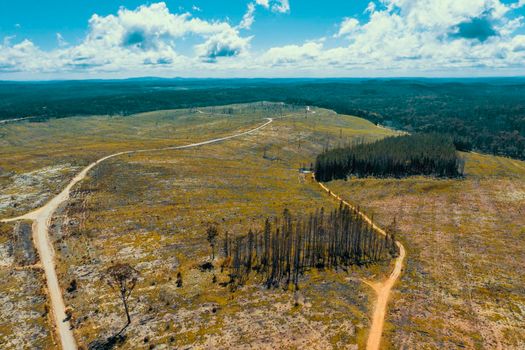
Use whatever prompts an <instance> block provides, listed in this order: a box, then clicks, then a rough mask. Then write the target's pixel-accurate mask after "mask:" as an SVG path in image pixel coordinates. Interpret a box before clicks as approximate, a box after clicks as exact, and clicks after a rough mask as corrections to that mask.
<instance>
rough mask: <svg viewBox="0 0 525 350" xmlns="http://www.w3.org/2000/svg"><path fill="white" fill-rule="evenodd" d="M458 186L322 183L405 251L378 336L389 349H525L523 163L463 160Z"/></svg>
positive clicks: (418, 181)
mask: <svg viewBox="0 0 525 350" xmlns="http://www.w3.org/2000/svg"><path fill="white" fill-rule="evenodd" d="M465 157H466V161H467V162H466V174H467V176H466V178H465V179H463V180H435V179H431V178H419V177H415V178H409V179H404V180H378V179H362V180H351V181H348V182H345V181H337V182H333V183H330V187H331V188H332V190H333V191H334V192H338V193H341V194H342V195H343V197H344V198H348V199H349V200H350V201H352V202H354V203H357V204H360V205H361V207H362V208H364V210H365V211H367V212H369V213H373V214H374V217H375V219H376V220H377V221H378V222H379V223H381V224H383V225H387V224H389V223H390V221H391V220H392V217H393V216H396V217H397V219H398V222H399V224H400V229H401V234H400V237H399V238H400V239H401V240H402V242H403V244H404V245H405V247H406V248H407V250H408V261H407V267H406V271H405V273H404V274H403V276H402V278H401V281H400V284H399V286H398V288H397V289H396V291H395V294H394V300H393V303H392V305H394V306H393V308H392V309H391V311H390V313H389V315H390V316H389V318H388V323H389V325H388V327H387V330H386V339H387V340H388V341H387V344H386V346H385V348H386V347H388V345H389V346H390V347H391V348H394V349H397V348H410V349H412V348H429V349H443V348H474V349H487V348H491V349H498V348H500V349H521V348H523V347H525V331H524V328H523V324H524V321H525V320H524V315H525V309H524V308H523V305H525V290H524V289H523V286H524V285H525V278H524V276H525V274H524V272H525V270H524V263H525V258H524V257H525V246H524V245H523V244H522V242H523V239H524V238H525V231H524V227H525V163H524V162H519V161H516V160H511V159H506V158H499V157H492V156H486V155H479V154H465Z"/></svg>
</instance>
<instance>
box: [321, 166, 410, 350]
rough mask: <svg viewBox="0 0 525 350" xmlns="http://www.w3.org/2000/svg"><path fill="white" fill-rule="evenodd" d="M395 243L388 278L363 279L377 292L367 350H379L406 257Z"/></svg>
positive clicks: (353, 208)
mask: <svg viewBox="0 0 525 350" xmlns="http://www.w3.org/2000/svg"><path fill="white" fill-rule="evenodd" d="M312 178H313V180H314V181H315V182H317V183H318V184H319V186H321V188H322V189H323V190H324V191H326V192H327V193H328V194H330V195H331V196H332V197H334V198H336V199H337V200H338V201H340V202H341V203H343V204H344V205H346V206H348V207H349V208H350V209H352V210H355V211H356V212H357V213H358V214H359V215H360V216H361V217H362V218H363V219H364V220H365V221H366V222H367V223H369V224H370V225H371V226H372V228H373V229H374V230H375V231H376V232H378V233H380V234H382V235H384V236H386V232H385V230H383V229H382V228H381V227H379V226H377V225H376V224H375V223H374V222H373V221H372V219H370V218H369V217H368V216H367V215H366V214H365V213H363V212H361V211H359V210H358V209H357V208H356V207H355V206H353V205H352V204H350V203H349V202H347V201H345V200H343V199H342V198H341V197H339V196H338V195H337V194H335V193H333V192H332V191H331V190H330V189H329V188H328V187H326V186H325V185H324V184H322V183H321V182H318V181H317V180H316V179H315V175H314V174H312ZM396 245H397V247H398V248H399V256H398V257H397V258H396V260H395V264H394V269H393V270H392V272H391V273H390V275H389V276H388V278H387V279H386V280H384V281H382V282H370V281H364V282H365V283H366V284H367V285H369V286H370V287H372V289H373V290H374V291H375V292H376V294H377V301H376V303H375V306H374V313H373V315H372V326H371V327H370V332H369V334H368V340H367V342H366V349H367V350H379V346H380V345H381V335H382V334H383V327H384V325H385V316H386V309H387V306H388V298H389V296H390V291H391V290H392V287H393V286H394V284H395V283H396V281H397V279H398V278H399V276H400V275H401V271H402V270H403V261H404V260H405V257H406V250H405V247H404V246H403V245H402V244H401V242H399V241H396Z"/></svg>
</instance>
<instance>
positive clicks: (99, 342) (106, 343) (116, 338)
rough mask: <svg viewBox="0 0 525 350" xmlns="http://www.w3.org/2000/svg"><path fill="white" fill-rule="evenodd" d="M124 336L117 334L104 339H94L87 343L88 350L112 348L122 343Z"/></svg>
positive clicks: (124, 339)
mask: <svg viewBox="0 0 525 350" xmlns="http://www.w3.org/2000/svg"><path fill="white" fill-rule="evenodd" d="M124 341H126V336H125V335H121V334H117V335H112V336H111V337H108V338H106V339H95V340H93V341H92V342H91V343H89V345H88V349H89V350H112V349H114V348H115V347H116V346H117V345H119V344H122V343H124Z"/></svg>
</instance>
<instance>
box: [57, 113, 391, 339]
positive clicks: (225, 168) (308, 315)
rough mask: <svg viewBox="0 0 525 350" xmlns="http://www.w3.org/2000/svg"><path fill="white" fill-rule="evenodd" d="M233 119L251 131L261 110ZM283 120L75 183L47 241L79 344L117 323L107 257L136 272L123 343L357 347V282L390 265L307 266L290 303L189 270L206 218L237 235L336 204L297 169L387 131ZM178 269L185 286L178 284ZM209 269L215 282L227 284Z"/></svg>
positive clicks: (297, 117) (321, 116)
mask: <svg viewBox="0 0 525 350" xmlns="http://www.w3.org/2000/svg"><path fill="white" fill-rule="evenodd" d="M242 113H243V115H244V118H246V120H251V121H252V125H255V124H257V123H260V117H261V114H262V113H261V111H260V110H257V109H256V110H253V111H252V110H249V109H245V110H243V111H242ZM264 114H266V115H268V114H269V112H266V113H264ZM285 114H286V115H287V117H286V118H284V119H280V120H276V121H275V122H274V123H273V124H271V125H270V126H269V127H268V128H266V129H264V130H261V131H260V132H258V133H257V134H254V135H250V136H245V137H242V138H239V139H234V140H229V141H227V142H223V143H220V144H214V145H207V146H205V147H200V148H195V149H188V150H179V151H163V152H153V153H142V154H135V155H131V156H124V157H121V158H116V159H112V160H110V161H108V162H107V163H104V164H102V165H101V166H100V167H97V168H96V169H95V170H94V171H93V172H92V173H91V174H90V177H89V178H88V179H86V180H85V181H84V182H83V183H82V184H81V185H80V186H79V188H78V191H77V192H76V193H75V194H74V196H73V199H72V200H71V201H70V203H69V205H68V206H67V207H66V208H65V210H64V211H63V212H61V213H60V214H59V215H57V217H56V224H57V225H56V228H57V232H55V233H54V237H55V239H56V240H57V244H56V246H57V248H58V249H57V252H58V254H59V263H58V265H59V274H60V276H61V278H60V279H61V280H62V281H65V284H64V287H65V286H66V285H67V283H68V282H69V281H72V280H73V279H75V280H76V281H77V283H78V286H79V288H78V290H77V291H76V292H74V293H66V303H67V304H69V305H70V306H71V307H72V309H73V310H74V311H73V317H74V320H73V323H74V324H75V326H76V335H77V336H78V338H79V339H80V342H81V343H82V344H85V345H87V344H89V343H90V342H91V341H93V340H95V339H100V338H104V337H107V336H109V335H111V334H112V332H115V331H116V330H118V328H119V326H120V325H121V324H122V323H123V321H124V319H123V314H122V310H121V307H120V305H119V304H118V299H117V297H116V295H114V294H113V292H112V291H111V290H110V289H109V288H108V287H107V286H106V284H105V283H104V281H103V280H101V279H100V273H101V272H102V271H103V270H104V269H105V268H107V267H108V266H109V265H110V264H111V263H112V262H115V261H124V262H129V263H130V264H132V265H133V266H135V267H136V268H137V269H138V270H139V271H140V272H141V275H142V279H141V281H140V283H139V285H138V286H137V290H136V291H135V292H134V297H132V304H133V318H134V322H133V324H132V326H131V327H130V329H129V330H128V331H127V335H128V339H127V341H126V342H125V344H124V345H123V347H124V348H137V347H139V348H140V347H144V348H147V347H149V346H151V345H152V344H154V345H155V346H158V347H182V348H185V347H189V346H193V347H194V348H223V349H226V348H230V347H235V348H249V347H250V346H256V347H268V348H283V349H284V348H286V349H289V348H305V347H307V348H312V349H316V348H318V349H321V348H322V349H324V348H354V347H357V346H358V345H359V344H361V345H362V344H363V343H364V341H365V340H366V339H365V338H364V335H365V334H366V329H367V327H368V315H369V301H368V298H369V296H370V295H372V294H371V293H370V291H369V290H368V288H367V287H366V286H365V285H364V284H362V283H361V282H360V278H361V277H363V276H368V277H371V275H372V274H378V273H381V272H382V270H384V269H385V268H387V266H382V267H381V266H380V267H375V268H373V269H358V268H356V269H355V270H354V271H349V272H348V273H331V272H330V273H328V272H322V273H318V272H315V271H314V272H312V273H310V274H308V275H307V276H305V279H304V280H303V282H302V283H301V287H302V288H301V293H300V297H299V299H300V300H301V301H300V303H299V304H300V305H299V306H294V303H295V302H294V296H293V293H292V292H288V291H280V290H277V291H267V290H265V289H263V288H262V287H261V286H260V283H259V282H258V281H257V280H254V281H250V282H249V283H248V285H247V286H246V287H244V288H241V289H239V290H237V291H236V292H234V293H230V292H229V291H228V289H227V288H224V287H221V286H219V285H218V284H214V283H212V273H209V272H206V273H204V272H201V271H199V269H198V268H197V265H198V264H200V263H202V262H204V261H206V259H208V256H209V247H208V245H207V242H206V238H205V233H204V232H205V229H206V225H207V223H209V222H217V223H218V224H219V228H220V230H221V232H224V230H229V231H230V233H231V234H243V233H246V232H247V230H248V229H250V228H253V229H259V228H260V226H261V224H262V223H263V220H264V218H265V217H267V216H271V215H276V214H278V213H280V212H281V211H282V210H283V209H284V208H289V209H290V210H291V211H292V212H294V213H298V214H304V213H307V212H308V211H310V210H314V209H315V208H320V207H323V206H324V207H325V208H329V207H333V206H334V205H337V203H335V202H334V201H332V199H330V197H329V196H327V195H326V194H325V193H323V192H321V191H319V189H318V187H317V186H315V185H314V184H312V183H310V181H311V180H309V179H307V178H305V176H304V175H301V174H299V172H298V168H299V167H300V166H301V164H309V163H310V162H311V161H312V160H313V157H314V155H315V154H317V153H318V152H320V151H321V150H322V148H323V147H325V146H326V145H327V144H328V143H331V144H334V142H338V143H345V142H350V141H351V138H352V137H363V138H366V139H372V138H377V137H381V136H382V135H386V134H389V133H390V131H387V130H384V129H379V128H376V127H375V126H373V125H372V124H371V123H368V122H366V121H363V120H361V119H358V118H353V117H347V116H339V115H336V114H334V113H332V112H330V111H325V110H320V109H319V110H316V114H315V115H313V116H312V115H309V116H308V117H307V118H305V116H304V115H303V114H302V111H301V112H298V113H296V112H294V111H288V112H287V113H285ZM270 116H271V115H270ZM221 117H222V116H221ZM240 119H242V118H240ZM256 119H258V120H257V121H255V120H256ZM242 127H243V125H239V126H238V127H237V126H235V125H234V126H233V127H232V129H233V130H235V129H238V128H242ZM204 130H208V129H204ZM229 133H231V130H230V132H229ZM215 135H216V134H215V132H214V133H210V134H206V133H204V132H203V133H200V134H199V136H200V137H201V139H206V138H211V137H213V136H215ZM265 149H266V158H263V154H264V153H265ZM179 271H180V272H182V274H183V281H184V286H183V288H176V286H175V277H176V274H177V272H179ZM215 274H216V275H217V278H218V280H219V282H220V281H223V280H225V279H226V278H227V277H226V275H225V274H224V273H220V271H218V270H216V271H215ZM214 310H215V311H214Z"/></svg>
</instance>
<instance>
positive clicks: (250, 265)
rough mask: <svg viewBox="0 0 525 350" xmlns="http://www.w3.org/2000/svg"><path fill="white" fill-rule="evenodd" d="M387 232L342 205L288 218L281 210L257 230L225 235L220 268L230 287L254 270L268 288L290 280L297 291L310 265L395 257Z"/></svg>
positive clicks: (395, 249) (339, 264) (335, 265)
mask: <svg viewBox="0 0 525 350" xmlns="http://www.w3.org/2000/svg"><path fill="white" fill-rule="evenodd" d="M390 231H391V232H389V233H388V234H387V236H384V235H382V234H380V233H377V232H376V231H375V230H374V229H373V228H372V227H371V226H370V224H368V223H367V222H366V221H364V220H363V218H362V217H361V216H360V215H359V214H358V212H357V211H354V210H351V209H350V208H349V207H347V206H343V205H341V206H340V207H339V208H338V209H335V210H333V211H332V212H330V213H329V214H325V212H324V210H323V209H320V210H317V211H316V212H315V213H312V214H310V215H309V216H308V217H305V218H294V217H293V216H292V214H291V213H290V211H289V210H287V209H285V210H284V212H283V214H282V216H281V217H280V218H277V219H275V220H274V221H271V220H270V219H266V221H265V224H264V229H263V231H262V232H253V231H251V230H250V231H249V232H248V234H247V235H242V236H237V237H230V236H229V235H228V234H226V236H225V237H224V240H223V248H222V254H223V256H224V258H225V259H224V263H223V268H227V269H229V273H230V282H229V284H230V285H231V286H233V287H236V286H238V285H241V284H243V283H244V282H245V281H246V280H247V278H248V277H249V275H250V274H251V273H255V274H257V275H259V276H261V277H262V280H263V283H264V284H265V285H266V286H267V287H268V288H275V287H283V288H287V287H288V286H289V285H290V284H292V285H293V286H294V288H295V289H298V288H299V277H300V276H301V275H303V274H304V273H305V271H307V270H308V269H311V268H317V269H328V268H334V269H337V268H345V267H348V266H350V265H367V264H373V263H376V262H379V261H382V260H388V259H390V258H392V257H396V256H397V255H398V254H399V251H398V247H397V245H396V243H395V238H394V231H395V230H394V229H391V230H390Z"/></svg>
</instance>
